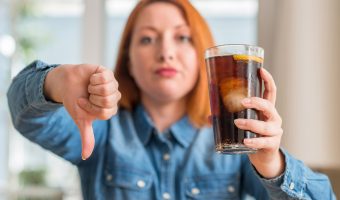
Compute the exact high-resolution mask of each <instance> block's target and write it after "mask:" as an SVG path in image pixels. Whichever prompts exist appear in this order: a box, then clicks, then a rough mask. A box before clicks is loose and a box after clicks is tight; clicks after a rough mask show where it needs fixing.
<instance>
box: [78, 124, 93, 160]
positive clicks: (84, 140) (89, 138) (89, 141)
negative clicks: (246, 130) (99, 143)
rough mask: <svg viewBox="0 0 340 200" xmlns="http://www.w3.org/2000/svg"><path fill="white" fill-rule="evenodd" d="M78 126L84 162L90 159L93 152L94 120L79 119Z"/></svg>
mask: <svg viewBox="0 0 340 200" xmlns="http://www.w3.org/2000/svg"><path fill="white" fill-rule="evenodd" d="M76 124H77V126H78V128H79V131H80V137H81V144H82V151H81V158H82V159H83V160H86V159H88V158H89V157H90V156H91V154H92V151H93V148H94V144H95V141H94V140H95V139H94V134H93V128H92V120H89V119H79V120H77V121H76Z"/></svg>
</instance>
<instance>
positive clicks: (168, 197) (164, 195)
mask: <svg viewBox="0 0 340 200" xmlns="http://www.w3.org/2000/svg"><path fill="white" fill-rule="evenodd" d="M163 199H164V200H169V199H171V196H170V194H169V193H167V192H164V193H163Z"/></svg>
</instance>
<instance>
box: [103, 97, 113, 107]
mask: <svg viewBox="0 0 340 200" xmlns="http://www.w3.org/2000/svg"><path fill="white" fill-rule="evenodd" d="M101 104H102V106H104V107H110V106H112V99H111V98H109V97H104V98H103V99H102V100H101Z"/></svg>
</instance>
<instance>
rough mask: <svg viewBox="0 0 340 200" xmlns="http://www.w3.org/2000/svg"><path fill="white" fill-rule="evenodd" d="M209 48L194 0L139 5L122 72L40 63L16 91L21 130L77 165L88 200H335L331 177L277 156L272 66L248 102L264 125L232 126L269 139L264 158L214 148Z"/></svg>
mask: <svg viewBox="0 0 340 200" xmlns="http://www.w3.org/2000/svg"><path fill="white" fill-rule="evenodd" d="M211 46H213V39H212V36H211V33H210V31H209V29H208V27H207V24H206V23H205V21H204V20H203V18H202V17H201V16H200V14H199V13H198V12H197V11H196V10H195V9H194V8H193V7H192V5H191V4H190V2H189V1H188V0H145V1H140V2H139V3H138V4H137V6H136V7H135V9H134V10H133V11H132V13H131V15H130V17H129V19H128V22H127V25H126V27H125V30H124V32H123V37H122V40H121V45H120V48H119V54H118V60H117V65H116V68H115V73H112V71H110V70H108V69H106V68H104V67H102V66H98V65H89V64H82V65H48V64H45V63H43V62H41V61H36V62H34V63H32V64H31V65H29V66H27V68H25V69H24V70H23V71H22V72H21V73H19V75H18V76H17V77H16V78H15V79H14V80H13V83H12V85H11V87H10V89H9V91H8V99H9V101H8V102H9V106H10V110H11V114H12V119H13V123H14V125H15V127H16V128H17V129H18V130H19V132H21V133H22V134H23V135H24V136H25V137H27V138H29V139H30V140H32V141H33V142H36V143H38V144H40V145H41V146H42V147H44V148H46V149H48V150H50V151H52V152H54V153H55V154H57V155H59V156H61V157H62V158H64V159H66V160H68V161H70V162H71V163H73V164H74V165H76V166H77V167H78V169H79V173H80V179H81V185H82V191H83V197H84V199H91V200H93V199H124V200H126V199H131V200H135V199H245V198H247V197H254V198H256V199H261V200H262V199H335V196H334V194H333V192H332V188H331V185H330V182H329V180H328V178H327V177H326V176H324V175H319V174H316V173H313V172H312V171H310V170H309V169H308V168H307V167H306V166H304V165H303V164H302V163H301V162H299V161H297V160H295V159H294V158H292V157H291V156H290V155H289V154H288V153H286V152H284V151H283V150H282V149H280V140H281V136H282V132H283V131H282V129H281V118H280V116H279V114H278V113H277V111H276V109H275V106H274V105H275V98H276V87H275V83H274V81H273V79H272V77H271V75H270V74H269V73H268V72H267V71H265V70H264V69H261V71H260V74H261V77H262V79H263V80H264V82H265V91H264V98H249V99H244V100H243V105H244V106H245V107H246V108H253V109H257V110H259V112H262V113H263V115H264V116H265V118H264V119H262V120H261V121H260V120H242V119H240V120H237V121H235V123H236V125H237V126H238V127H239V128H241V129H246V130H251V131H253V132H255V133H258V134H259V135H262V136H263V137H259V138H254V139H247V140H245V141H244V142H245V144H246V145H247V146H249V147H253V148H257V149H259V150H258V152H257V153H256V154H251V155H249V156H248V155H234V156H230V155H220V154H216V153H215V152H214V141H213V133H212V128H211V127H210V126H209V123H208V116H209V101H208V89H207V80H206V72H205V67H204V58H203V51H204V49H206V48H208V47H211ZM118 83H119V88H118ZM120 98H121V100H120ZM119 100H120V102H118V101H119ZM80 155H81V156H80ZM90 155H91V156H90Z"/></svg>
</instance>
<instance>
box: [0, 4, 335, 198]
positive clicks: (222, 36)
mask: <svg viewBox="0 0 340 200" xmlns="http://www.w3.org/2000/svg"><path fill="white" fill-rule="evenodd" d="M136 2H137V0H102V1H93V0H92V1H91V0H0V69H1V73H0V105H1V106H0V130H1V132H0V200H7V199H32V200H33V199H72V200H74V199H75V200H76V199H82V197H81V192H80V185H79V180H78V174H77V170H76V168H75V167H74V166H72V165H71V164H70V163H68V162H66V161H63V160H61V159H60V158H58V157H56V156H54V155H53V154H51V153H49V152H46V151H44V150H43V149H42V148H40V147H39V146H37V145H35V144H32V143H30V142H29V141H28V140H26V139H24V138H23V137H22V136H21V135H20V134H19V133H17V132H16V131H15V130H14V129H13V127H12V125H11V121H10V117H9V113H8V108H7V100H6V91H7V88H8V86H9V84H10V81H11V79H12V78H13V77H14V76H15V75H16V74H17V73H18V72H19V71H20V70H21V69H22V68H23V67H24V66H26V65H27V64H29V63H30V62H32V61H33V60H35V59H40V60H43V61H45V62H47V63H50V64H52V63H95V64H101V65H104V66H107V67H110V68H112V69H113V66H114V63H115V58H116V53H117V48H118V45H119V39H120V35H121V31H122V28H123V25H124V23H125V22H126V17H127V16H128V14H129V12H130V11H131V9H132V8H133V6H134V5H135V4H136ZM191 2H192V3H193V5H194V6H195V7H196V8H197V9H198V10H199V11H200V12H201V14H202V15H203V16H204V17H205V18H206V20H207V21H208V23H209V25H210V27H211V29H212V31H213V34H214V36H215V39H216V42H217V43H218V44H227V43H247V44H254V45H260V46H262V47H264V49H265V54H266V55H265V67H266V68H267V69H268V70H269V71H270V72H271V73H272V74H273V76H274V79H275V80H276V84H277V88H278V98H277V108H278V110H279V113H280V114H281V116H282V118H283V128H284V136H283V141H282V146H283V147H284V148H285V149H287V150H288V151H289V152H290V153H291V154H293V155H294V156H295V157H296V158H298V159H300V160H302V161H304V162H305V163H306V164H307V165H308V166H310V167H312V168H313V169H315V170H317V171H321V172H324V173H327V174H328V175H329V177H330V179H331V181H332V183H333V187H334V189H335V191H336V193H337V194H339V195H340V159H339V156H338V154H340V145H338V142H340V120H339V119H340V118H339V117H338V116H337V115H338V113H340V106H339V103H338V101H339V99H340V89H339V87H340V78H338V76H339V75H340V65H339V64H338V62H337V60H336V59H335V58H337V56H339V55H340V37H339V35H340V21H339V19H340V12H339V10H340V1H339V0H299V1H295V0H285V1H271V0H191Z"/></svg>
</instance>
